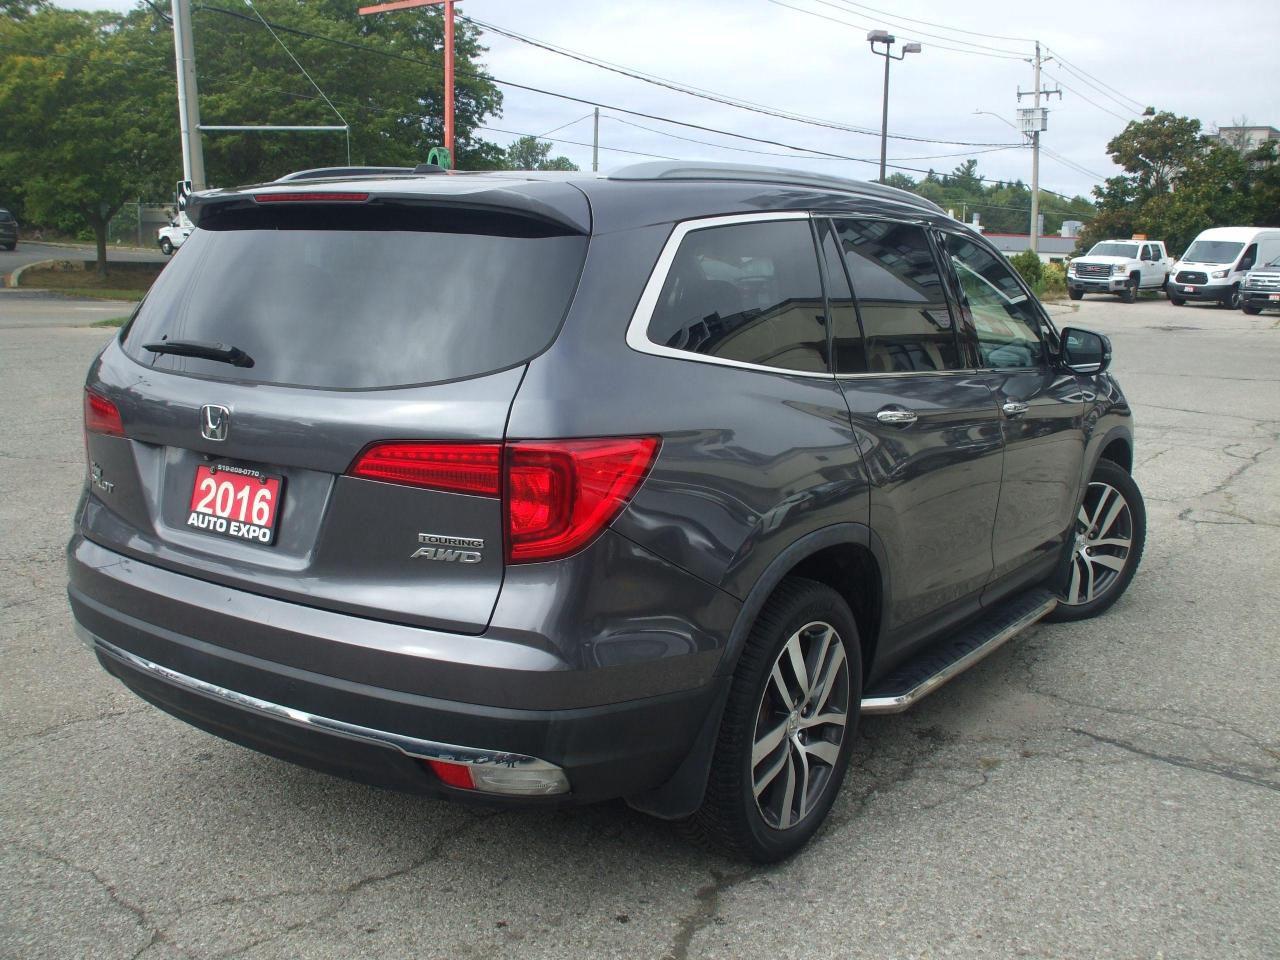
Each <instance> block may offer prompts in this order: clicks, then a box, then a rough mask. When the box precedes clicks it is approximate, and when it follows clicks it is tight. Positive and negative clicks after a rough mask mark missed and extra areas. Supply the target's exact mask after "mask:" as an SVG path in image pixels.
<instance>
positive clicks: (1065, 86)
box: [1045, 70, 1129, 123]
mask: <svg viewBox="0 0 1280 960" xmlns="http://www.w3.org/2000/svg"><path fill="white" fill-rule="evenodd" d="M1045 74H1046V75H1047V76H1048V77H1049V78H1050V79H1051V80H1053V82H1054V83H1056V84H1058V86H1060V87H1062V89H1063V90H1066V91H1067V92H1068V93H1070V94H1072V95H1073V96H1077V97H1079V98H1080V99H1081V100H1083V101H1084V102H1085V103H1087V104H1089V106H1091V107H1095V108H1097V109H1098V110H1101V111H1102V112H1103V113H1109V114H1111V116H1113V117H1115V118H1116V119H1117V120H1123V121H1124V122H1125V123H1128V122H1129V118H1128V117H1125V116H1121V115H1120V114H1118V113H1116V112H1115V111H1114V110H1112V109H1111V108H1110V107H1104V106H1103V105H1102V104H1100V103H1098V101H1096V100H1091V99H1089V98H1088V97H1086V96H1085V95H1084V94H1083V93H1081V92H1080V91H1079V90H1077V89H1075V87H1072V86H1069V85H1068V84H1066V83H1063V82H1062V78H1061V77H1058V76H1055V75H1054V74H1052V73H1049V71H1048V70H1046V71H1045Z"/></svg>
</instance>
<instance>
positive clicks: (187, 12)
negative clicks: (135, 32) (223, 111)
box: [171, 0, 208, 190]
mask: <svg viewBox="0 0 1280 960" xmlns="http://www.w3.org/2000/svg"><path fill="white" fill-rule="evenodd" d="M171 9H172V14H173V53H174V59H175V61H176V68H177V74H178V127H179V130H180V133H181V136H182V177H183V179H184V180H190V181H191V189H193V190H203V189H204V188H205V187H206V186H208V184H207V183H206V182H205V175H204V147H203V146H202V144H201V142H200V103H199V91H198V90H197V89H196V46H195V40H194V39H193V38H192V36H191V0H173V4H172V8H171Z"/></svg>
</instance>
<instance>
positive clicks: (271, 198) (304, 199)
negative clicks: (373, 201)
mask: <svg viewBox="0 0 1280 960" xmlns="http://www.w3.org/2000/svg"><path fill="white" fill-rule="evenodd" d="M253 199H254V200H256V201H257V202H258V203H364V202H365V201H366V200H368V199H369V195H368V194H367V193H333V192H325V193H315V192H313V193H255V194H254V195H253Z"/></svg>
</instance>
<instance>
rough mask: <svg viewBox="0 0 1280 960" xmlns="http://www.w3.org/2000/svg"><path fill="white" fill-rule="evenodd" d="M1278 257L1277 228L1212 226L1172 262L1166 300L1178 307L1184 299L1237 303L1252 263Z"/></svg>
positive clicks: (1234, 306)
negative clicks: (1176, 260) (1177, 259)
mask: <svg viewBox="0 0 1280 960" xmlns="http://www.w3.org/2000/svg"><path fill="white" fill-rule="evenodd" d="M1276 257H1280V229H1275V228H1271V227H1214V228H1213V229H1212V230H1206V231H1204V232H1203V233H1202V234H1200V236H1198V237H1196V239H1195V241H1194V242H1193V243H1192V244H1191V246H1189V247H1187V250H1186V252H1185V253H1184V254H1183V255H1182V259H1181V260H1179V261H1178V262H1177V263H1175V264H1174V265H1173V274H1172V276H1171V277H1170V278H1169V287H1168V292H1169V301H1170V302H1171V303H1172V304H1173V305H1174V306H1175V307H1180V306H1182V305H1183V304H1184V303H1186V302H1187V301H1188V300H1215V301H1217V302H1218V303H1221V304H1222V305H1223V306H1225V307H1230V308H1231V309H1232V310H1237V309H1239V307H1240V286H1241V284H1242V283H1243V282H1244V275H1245V274H1246V273H1248V272H1249V270H1250V269H1252V268H1253V267H1254V265H1255V264H1260V263H1270V262H1271V261H1272V260H1274V259H1275V258H1276Z"/></svg>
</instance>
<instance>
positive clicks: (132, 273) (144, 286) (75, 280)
mask: <svg viewBox="0 0 1280 960" xmlns="http://www.w3.org/2000/svg"><path fill="white" fill-rule="evenodd" d="M163 268H164V264H163V263H130V264H127V265H126V264H113V265H109V266H108V267H107V275H106V276H105V277H102V276H99V275H98V273H97V271H96V270H67V269H58V268H53V267H37V268H35V269H31V270H24V271H23V272H22V280H21V284H22V286H23V287H25V288H28V289H39V290H56V291H57V292H59V293H65V294H67V295H68V296H73V297H89V298H92V299H97V300H141V299H142V297H143V294H145V293H146V292H147V291H148V290H150V289H151V284H152V283H154V282H155V279H156V277H158V276H159V275H160V271H161V270H162V269H163Z"/></svg>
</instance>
